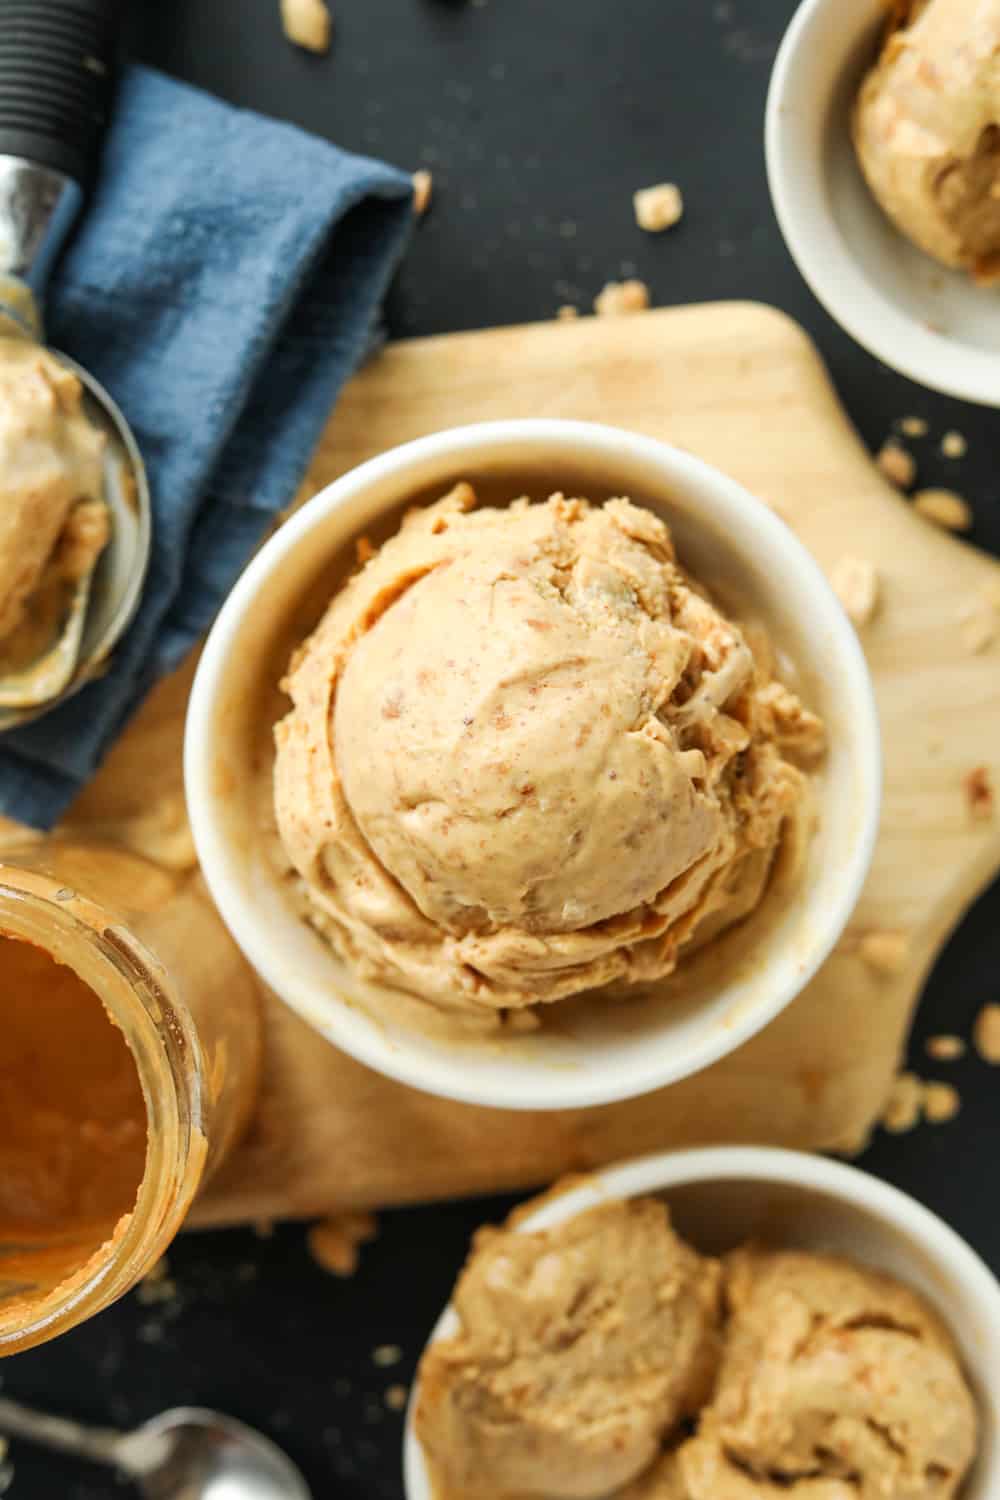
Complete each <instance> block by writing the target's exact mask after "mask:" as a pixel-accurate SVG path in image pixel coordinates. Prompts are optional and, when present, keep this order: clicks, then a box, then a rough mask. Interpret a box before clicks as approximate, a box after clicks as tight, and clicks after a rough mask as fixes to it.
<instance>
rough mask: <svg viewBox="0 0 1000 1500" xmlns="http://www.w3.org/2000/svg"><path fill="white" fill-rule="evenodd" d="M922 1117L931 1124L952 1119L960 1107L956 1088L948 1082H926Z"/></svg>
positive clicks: (943, 1122)
mask: <svg viewBox="0 0 1000 1500" xmlns="http://www.w3.org/2000/svg"><path fill="white" fill-rule="evenodd" d="M923 1102H924V1118H925V1119H926V1120H928V1121H929V1122H930V1123H931V1124H932V1125H944V1124H945V1123H946V1122H947V1121H948V1120H953V1119H954V1118H955V1116H956V1115H957V1114H958V1112H959V1110H960V1109H961V1107H962V1100H961V1096H960V1095H959V1092H958V1089H956V1088H953V1087H952V1085H951V1084H950V1083H927V1084H925V1085H924V1101H923Z"/></svg>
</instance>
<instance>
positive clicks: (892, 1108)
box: [882, 1073, 923, 1135]
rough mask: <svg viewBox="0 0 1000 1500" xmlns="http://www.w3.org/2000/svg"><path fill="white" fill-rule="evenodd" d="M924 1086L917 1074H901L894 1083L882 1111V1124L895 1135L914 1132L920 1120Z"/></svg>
mask: <svg viewBox="0 0 1000 1500" xmlns="http://www.w3.org/2000/svg"><path fill="white" fill-rule="evenodd" d="M922 1100H923V1085H922V1084H921V1082H920V1079H919V1078H918V1077H917V1075H916V1073H899V1074H897V1076H896V1077H895V1078H894V1079H893V1081H892V1087H891V1088H890V1090H889V1097H888V1099H887V1100H886V1102H885V1108H884V1109H883V1111H882V1124H883V1125H884V1126H885V1128H886V1130H888V1131H890V1132H891V1133H892V1134H893V1135H902V1134H903V1132H904V1131H906V1130H912V1129H913V1127H914V1126H915V1125H916V1124H917V1123H918V1122H919V1120H920V1106H921V1102H922Z"/></svg>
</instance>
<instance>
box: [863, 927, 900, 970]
mask: <svg viewBox="0 0 1000 1500" xmlns="http://www.w3.org/2000/svg"><path fill="white" fill-rule="evenodd" d="M858 953H859V955H860V957H861V959H862V961H863V962H864V963H866V964H867V965H868V967H869V968H870V969H874V971H875V973H876V974H884V975H887V976H888V975H892V974H901V973H902V972H903V970H904V969H905V968H906V963H907V959H908V958H909V954H910V940H909V938H908V937H907V935H906V933H905V932H900V931H898V930H895V929H890V928H886V929H884V930H882V931H873V932H865V933H863V934H862V936H861V937H860V938H859V939H858Z"/></svg>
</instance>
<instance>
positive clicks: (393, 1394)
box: [385, 1385, 410, 1411]
mask: <svg viewBox="0 0 1000 1500" xmlns="http://www.w3.org/2000/svg"><path fill="white" fill-rule="evenodd" d="M409 1394H410V1393H409V1391H408V1389H407V1388H406V1386H405V1385H390V1386H389V1387H388V1389H387V1390H386V1393H385V1404H386V1406H387V1407H388V1408H389V1410H390V1411H402V1410H403V1407H404V1406H405V1405H406V1401H407V1397H408V1396H409Z"/></svg>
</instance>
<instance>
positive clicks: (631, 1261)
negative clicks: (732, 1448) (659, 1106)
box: [416, 1199, 720, 1500]
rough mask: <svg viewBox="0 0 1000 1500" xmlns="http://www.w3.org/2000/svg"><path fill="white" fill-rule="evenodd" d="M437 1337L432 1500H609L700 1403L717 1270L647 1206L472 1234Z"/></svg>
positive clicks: (430, 1446) (427, 1367)
mask: <svg viewBox="0 0 1000 1500" xmlns="http://www.w3.org/2000/svg"><path fill="white" fill-rule="evenodd" d="M453 1300H454V1306H455V1308H456V1310H457V1312H458V1316H459V1319H460V1321H461V1331H460V1332H459V1333H457V1334H456V1335H455V1336H454V1337H452V1338H448V1339H444V1340H441V1341H439V1342H438V1343H436V1344H433V1345H431V1347H430V1348H429V1349H428V1351H427V1353H426V1354H425V1356H424V1360H423V1363H422V1366H421V1372H420V1395H419V1402H418V1406H417V1411H416V1425H417V1432H418V1435H419V1437H420V1440H421V1442H422V1444H423V1446H424V1450H425V1452H426V1454H427V1456H428V1460H429V1463H430V1466H431V1469H432V1471H433V1473H434V1476H435V1479H436V1482H437V1486H438V1490H437V1494H438V1500H459V1497H461V1500H477V1497H484V1500H485V1497H489V1500H499V1497H504V1500H506V1497H510V1496H517V1497H519V1500H525V1497H534V1496H538V1497H543V1496H544V1497H546V1500H560V1497H572V1500H587V1497H597V1496H604V1495H607V1494H608V1493H609V1492H610V1491H612V1490H614V1489H615V1488H616V1487H618V1486H620V1485H622V1484H625V1483H627V1482H628V1481H629V1480H630V1479H632V1478H633V1477H634V1476H635V1475H637V1474H639V1473H640V1472H641V1471H642V1470H643V1469H645V1468H646V1467H647V1465H649V1464H650V1462H651V1461H652V1460H653V1458H654V1457H655V1455H656V1453H657V1450H658V1448H659V1445H660V1443H661V1442H662V1441H663V1440H664V1439H665V1438H666V1437H668V1436H669V1435H670V1434H671V1433H672V1432H673V1431H674V1429H675V1428H676V1427H677V1426H678V1424H679V1423H680V1422H681V1420H682V1419H683V1418H684V1417H686V1416H689V1415H693V1414H694V1413H695V1412H697V1410H698V1408H699V1406H700V1405H701V1403H702V1402H703V1401H704V1400H705V1399H706V1398H707V1396H708V1394H709V1392H710V1390H711V1384H712V1378H713V1375H714V1370H715V1363H716V1359H717V1354H718V1342H717V1330H718V1320H719V1311H720V1309H719V1266H718V1263H717V1262H715V1261H709V1260H703V1259H702V1258H701V1257H700V1256H698V1255H696V1254H695V1252H694V1251H693V1250H691V1249H689V1248H688V1247H687V1246H686V1245H684V1244H683V1243H682V1242H681V1241H680V1240H679V1239H678V1238H677V1237H676V1235H675V1234H674V1233H673V1231H672V1229H671V1228H670V1223H669V1218H668V1215H667V1210H666V1208H665V1207H664V1205H663V1204H662V1203H658V1202H655V1201H653V1200H649V1199H647V1200H635V1201H633V1202H613V1203H608V1204H606V1205H602V1206H601V1207H598V1208H594V1209H590V1210H588V1211H586V1212H584V1213H581V1214H578V1215H576V1216H575V1217H574V1218H572V1219H570V1220H568V1221H567V1222H566V1223H563V1224H561V1225H559V1226H557V1227H556V1228H553V1229H550V1230H546V1231H542V1232H539V1233H534V1234H527V1233H526V1234H518V1233H516V1232H514V1231H513V1230H511V1229H500V1230H484V1231H481V1232H480V1234H479V1235H477V1237H476V1240H475V1242H474V1248H473V1251H472V1254H471V1256H470V1259H469V1261H468V1264H467V1265H466V1268H465V1270H464V1271H463V1273H462V1276H461V1278H460V1280H459V1282H458V1286H457V1288H456V1290H455V1295H454V1299H453Z"/></svg>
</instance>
